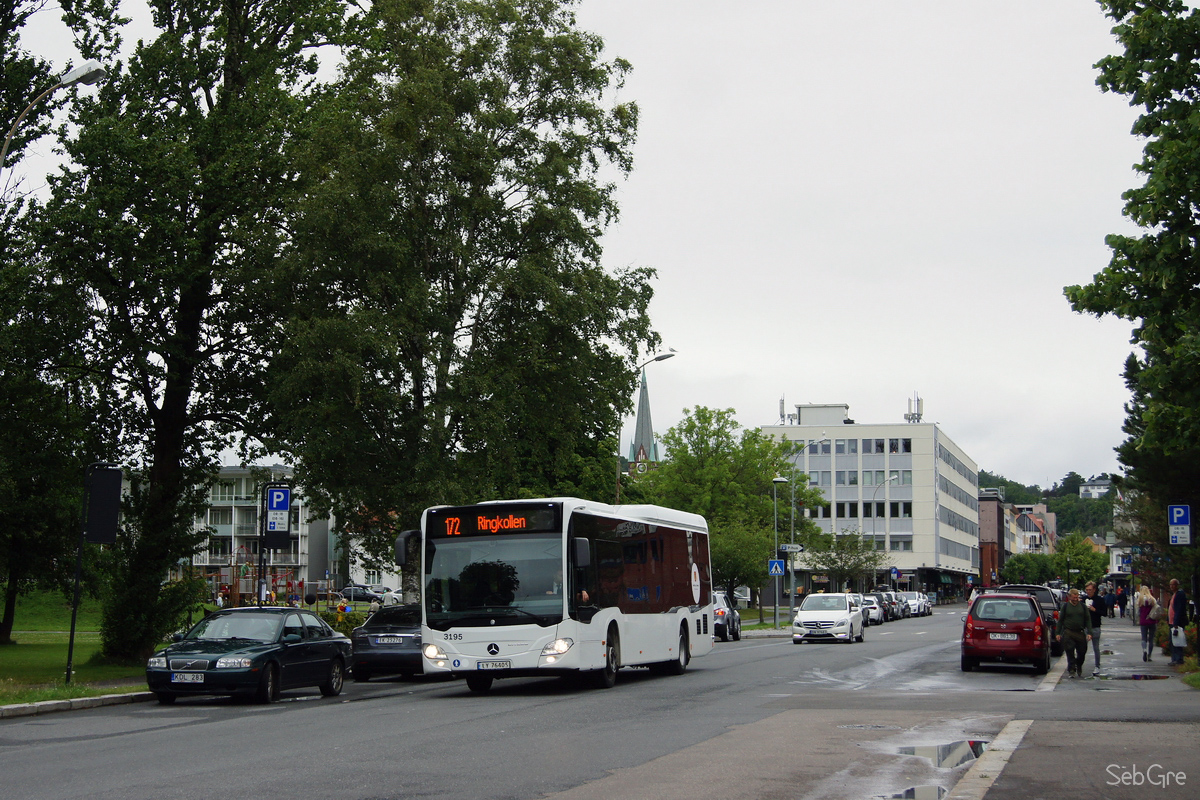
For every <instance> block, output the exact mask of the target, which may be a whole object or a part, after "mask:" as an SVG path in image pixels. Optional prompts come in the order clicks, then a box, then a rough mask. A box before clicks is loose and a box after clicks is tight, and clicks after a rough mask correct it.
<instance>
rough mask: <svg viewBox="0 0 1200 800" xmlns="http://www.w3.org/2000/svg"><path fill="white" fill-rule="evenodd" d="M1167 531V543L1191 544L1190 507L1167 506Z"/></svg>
mask: <svg viewBox="0 0 1200 800" xmlns="http://www.w3.org/2000/svg"><path fill="white" fill-rule="evenodd" d="M1167 529H1168V533H1169V534H1170V538H1169V540H1168V541H1169V542H1170V543H1171V544H1175V545H1190V544H1191V543H1192V507H1191V506H1184V505H1179V506H1167Z"/></svg>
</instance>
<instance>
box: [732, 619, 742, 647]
mask: <svg viewBox="0 0 1200 800" xmlns="http://www.w3.org/2000/svg"><path fill="white" fill-rule="evenodd" d="M733 640H734V641H735V642H740V641H741V640H742V623H741V621H740V620H739V621H738V623H737V624H736V625H734V626H733Z"/></svg>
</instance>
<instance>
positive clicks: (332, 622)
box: [317, 611, 367, 636]
mask: <svg viewBox="0 0 1200 800" xmlns="http://www.w3.org/2000/svg"><path fill="white" fill-rule="evenodd" d="M317 616H319V617H320V618H321V619H323V620H325V621H326V622H328V623H329V627H331V628H333V629H334V630H335V631H337V632H338V633H344V634H346V635H347V636H349V635H350V634H351V633H353V631H354V629H355V628H357V627H359V626H361V625H362V624H363V623H364V622H366V621H367V614H364V613H363V612H361V611H346V612H342V611H320V612H318V614H317Z"/></svg>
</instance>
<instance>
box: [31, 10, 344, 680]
mask: <svg viewBox="0 0 1200 800" xmlns="http://www.w3.org/2000/svg"><path fill="white" fill-rule="evenodd" d="M118 6H119V3H118V2H117V0H96V1H95V2H90V3H87V4H73V5H72V6H69V7H68V9H67V11H66V13H65V17H66V19H67V21H68V22H69V23H70V24H71V26H72V27H73V29H74V30H75V32H76V36H77V39H78V41H79V42H80V44H81V47H82V49H83V55H84V56H85V57H93V58H99V59H101V60H102V61H105V62H106V63H108V64H110V66H111V69H110V73H109V78H108V80H107V81H106V82H105V83H104V84H103V86H102V87H101V88H100V91H99V94H98V95H97V96H96V97H95V98H81V99H80V101H78V102H77V103H75V104H74V105H73V106H72V108H73V117H74V121H75V122H76V123H77V125H78V133H77V134H76V136H75V137H74V138H73V139H70V140H68V141H66V142H65V148H66V151H67V154H68V156H69V157H70V159H71V162H72V163H71V164H70V165H69V166H67V167H65V168H64V169H63V171H62V173H61V174H60V175H58V176H57V177H56V178H54V179H53V180H52V184H51V189H52V194H51V197H50V199H49V200H48V201H47V202H46V203H45V205H44V207H42V208H41V209H39V213H38V215H37V223H38V224H39V225H40V230H39V232H38V236H39V241H40V242H41V243H42V245H43V250H42V252H43V254H44V258H45V259H46V262H45V265H44V268H45V271H46V273H47V276H48V278H47V281H48V282H56V283H59V284H61V285H64V286H67V287H70V288H72V289H73V290H75V291H76V292H77V293H78V294H79V295H80V296H82V297H85V298H88V299H89V300H90V301H91V309H92V318H91V326H92V328H91V331H90V332H89V333H88V334H87V336H86V337H84V338H83V339H82V341H81V346H82V347H83V348H84V350H85V352H84V359H85V360H84V362H83V363H85V364H86V366H87V367H88V368H89V369H90V370H91V372H92V375H93V376H95V377H96V379H97V380H100V379H103V380H105V381H106V382H107V387H106V395H107V396H108V397H111V398H113V402H114V405H115V407H116V410H117V412H118V414H119V420H120V423H121V432H122V435H123V438H124V444H125V448H126V453H125V454H124V457H123V459H122V461H123V463H124V465H125V466H126V467H127V474H128V475H129V476H130V478H131V481H132V484H131V489H132V490H131V494H130V497H129V500H128V503H127V505H126V508H125V516H124V525H123V529H122V533H121V536H120V538H119V541H118V543H117V545H116V546H115V547H114V548H113V563H112V566H111V569H110V570H109V575H110V578H111V584H110V587H109V591H108V592H107V593H106V597H105V607H104V616H103V622H102V631H101V633H102V638H103V651H104V653H105V654H106V655H107V656H109V657H111V658H114V659H120V660H126V661H136V660H138V659H140V658H142V657H144V656H145V655H146V654H147V653H148V652H149V651H150V650H151V649H152V648H153V647H154V646H155V644H156V643H157V642H159V641H161V639H162V637H163V636H164V635H165V634H166V633H167V632H169V631H170V630H171V629H172V628H174V627H175V626H176V625H178V624H179V620H180V618H181V616H182V615H183V614H185V613H186V611H187V609H188V607H189V606H190V604H191V603H192V600H193V598H192V596H191V593H190V591H189V590H188V588H187V587H183V586H163V578H164V576H165V575H166V574H167V571H168V569H169V568H170V567H172V566H173V565H175V564H177V563H178V562H179V561H180V560H181V559H185V558H188V557H190V555H191V553H192V552H193V550H194V549H195V547H196V545H197V544H198V543H199V541H201V540H202V539H203V536H204V534H203V532H198V531H196V530H195V529H194V520H195V518H196V515H197V512H198V511H200V510H201V509H202V508H203V504H204V502H205V486H206V483H207V482H208V480H209V479H210V478H211V476H212V472H213V468H214V454H216V453H218V452H219V451H220V450H221V449H222V448H223V447H225V446H227V444H228V443H229V441H230V437H231V436H232V435H233V433H234V432H244V431H250V432H253V431H254V430H255V425H254V422H253V420H250V419H249V418H248V417H247V415H246V411H247V409H248V408H249V407H250V398H251V396H252V395H253V394H254V392H255V391H256V387H259V386H261V377H260V376H261V373H262V371H263V364H264V363H265V362H266V360H267V356H268V355H269V354H267V353H265V352H264V351H263V349H262V345H261V343H262V342H264V341H269V340H270V339H269V337H268V336H267V335H266V333H267V331H266V330H264V327H265V326H266V325H267V324H270V323H273V322H274V317H273V312H274V309H275V308H276V307H277V305H278V304H277V303H276V302H275V301H276V298H274V297H273V296H272V294H271V292H272V290H273V289H274V288H275V287H276V286H277V285H278V284H277V283H276V282H275V281H273V280H272V277H273V272H272V271H273V269H274V268H275V266H276V261H277V257H278V253H279V251H280V250H281V247H282V245H281V240H282V238H283V236H284V228H285V222H286V211H287V209H288V208H289V203H290V202H291V199H292V196H293V192H294V182H295V175H294V169H293V167H292V164H291V163H290V160H289V154H290V151H291V148H292V147H293V144H294V142H295V141H296V139H297V138H299V136H300V132H301V131H302V130H303V128H304V125H303V123H305V122H306V121H307V117H306V114H307V112H308V110H309V107H310V102H309V98H310V96H311V88H310V85H309V84H310V76H311V74H312V73H313V72H314V71H315V70H316V67H317V64H316V61H315V56H314V55H313V52H314V48H316V47H319V46H321V45H323V44H327V43H329V42H330V41H331V39H332V37H335V36H336V35H337V33H338V31H339V29H340V27H341V25H342V23H343V17H344V16H346V15H347V14H348V13H350V11H351V9H350V7H349V6H348V5H347V4H345V3H342V2H339V1H338V0H299V1H298V2H291V3H278V2H268V0H249V2H232V1H231V0H151V2H150V7H151V13H152V19H153V22H154V25H155V27H156V31H155V33H154V34H153V35H152V36H149V37H147V38H145V39H144V40H142V41H140V42H139V43H138V45H137V46H136V47H135V48H134V50H133V54H132V56H131V57H130V59H129V61H128V63H127V64H119V63H118V62H116V61H114V54H115V53H116V52H117V47H118V46H119V43H120V37H119V34H120V30H121V26H122V24H123V23H124V20H123V19H122V18H121V17H120V15H119V13H118Z"/></svg>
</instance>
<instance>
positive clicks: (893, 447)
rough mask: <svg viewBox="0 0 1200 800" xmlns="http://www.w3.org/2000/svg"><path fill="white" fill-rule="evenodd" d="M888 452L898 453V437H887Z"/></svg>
mask: <svg viewBox="0 0 1200 800" xmlns="http://www.w3.org/2000/svg"><path fill="white" fill-rule="evenodd" d="M888 452H889V453H899V452H900V440H899V439H888Z"/></svg>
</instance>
